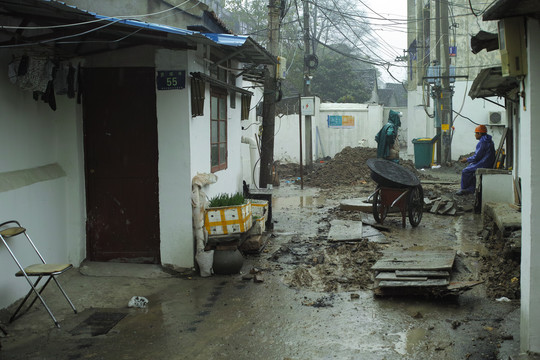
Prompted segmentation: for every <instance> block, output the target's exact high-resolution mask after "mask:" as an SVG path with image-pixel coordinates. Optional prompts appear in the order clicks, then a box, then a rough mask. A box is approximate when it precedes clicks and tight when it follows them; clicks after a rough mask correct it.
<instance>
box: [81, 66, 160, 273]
mask: <svg viewBox="0 0 540 360" xmlns="http://www.w3.org/2000/svg"><path fill="white" fill-rule="evenodd" d="M154 79H155V75H154V69H153V68H95V69H83V77H82V86H83V119H84V150H85V170H86V208H87V223H86V236H87V238H86V244H87V256H88V258H89V260H93V261H109V260H113V261H120V262H137V263H159V261H160V258H159V254H160V252H159V242H160V241H159V201H158V148H157V119H156V93H155V86H154V81H155V80H154Z"/></svg>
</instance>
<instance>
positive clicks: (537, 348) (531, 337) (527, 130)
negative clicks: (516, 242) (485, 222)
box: [519, 18, 540, 353]
mask: <svg viewBox="0 0 540 360" xmlns="http://www.w3.org/2000/svg"><path fill="white" fill-rule="evenodd" d="M527 26H528V29H527V35H528V37H527V41H528V44H527V49H528V59H527V61H528V63H529V64H531V65H532V64H535V61H536V59H538V57H539V56H540V36H539V34H540V23H539V21H538V20H536V19H531V18H527ZM539 83H540V68H538V67H537V66H529V70H528V74H527V76H526V77H525V89H522V91H523V90H524V91H525V92H526V97H525V99H526V100H525V101H526V104H525V105H526V110H524V109H523V107H521V110H520V116H521V130H520V137H519V141H520V142H521V146H520V157H519V162H520V173H521V180H522V208H521V214H522V215H521V216H522V239H521V323H520V325H521V339H520V340H521V341H520V346H521V350H522V351H524V352H526V351H531V352H534V353H540V321H538V319H540V261H538V259H539V258H540V240H539V238H538V234H540V222H539V221H536V219H537V218H538V214H539V213H540V161H539V160H538V158H534V156H537V154H540V142H538V139H539V138H540V122H538V118H537V116H536V115H535V114H538V113H539V111H540V87H539V86H538V84H539Z"/></svg>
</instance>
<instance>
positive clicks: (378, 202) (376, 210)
mask: <svg viewBox="0 0 540 360" xmlns="http://www.w3.org/2000/svg"><path fill="white" fill-rule="evenodd" d="M381 192H382V190H381V189H378V190H377V191H376V192H375V195H373V218H374V219H375V221H376V222H378V223H379V224H382V222H383V221H384V219H385V218H386V214H387V212H388V209H387V208H386V206H384V205H383V203H382V194H381Z"/></svg>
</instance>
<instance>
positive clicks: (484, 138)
mask: <svg viewBox="0 0 540 360" xmlns="http://www.w3.org/2000/svg"><path fill="white" fill-rule="evenodd" d="M474 131H475V133H474V136H475V137H476V140H478V144H476V151H475V152H474V155H473V156H470V157H468V158H463V159H461V160H460V161H461V162H462V163H469V165H467V167H466V168H465V169H463V171H462V172H461V190H459V191H458V192H457V193H456V195H467V194H472V193H474V190H475V188H476V174H475V172H476V169H479V168H487V169H491V168H492V167H493V163H494V162H495V144H493V140H492V139H491V135H488V134H487V128H486V126H485V125H479V126H477V127H476V129H474Z"/></svg>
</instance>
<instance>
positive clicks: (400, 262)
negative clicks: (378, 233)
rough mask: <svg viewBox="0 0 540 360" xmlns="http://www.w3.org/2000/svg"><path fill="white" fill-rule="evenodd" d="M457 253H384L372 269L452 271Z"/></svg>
mask: <svg viewBox="0 0 540 360" xmlns="http://www.w3.org/2000/svg"><path fill="white" fill-rule="evenodd" d="M455 257H456V252H455V251H454V250H448V251H401V252H384V253H383V257H382V258H381V259H379V260H378V261H377V262H376V263H375V264H374V265H373V266H372V267H371V269H372V270H374V271H395V270H448V271H450V270H451V269H452V266H453V265H454V259H455Z"/></svg>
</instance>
